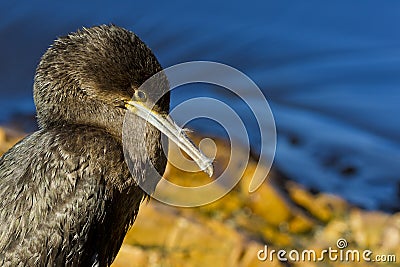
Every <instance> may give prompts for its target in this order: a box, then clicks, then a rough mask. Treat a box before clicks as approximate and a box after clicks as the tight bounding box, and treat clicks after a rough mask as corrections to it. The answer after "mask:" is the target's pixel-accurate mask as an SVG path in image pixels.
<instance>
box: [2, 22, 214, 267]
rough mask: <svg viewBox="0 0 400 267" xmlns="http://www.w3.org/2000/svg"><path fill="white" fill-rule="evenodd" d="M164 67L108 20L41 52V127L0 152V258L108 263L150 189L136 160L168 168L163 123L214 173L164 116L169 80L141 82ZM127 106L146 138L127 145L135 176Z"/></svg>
mask: <svg viewBox="0 0 400 267" xmlns="http://www.w3.org/2000/svg"><path fill="white" fill-rule="evenodd" d="M161 70H162V68H161V66H160V64H159V62H158V61H157V59H156V57H155V56H154V55H153V53H152V52H151V50H150V49H149V48H148V47H147V46H146V45H145V44H144V43H143V42H142V41H141V40H140V39H139V38H138V37H137V36H136V35H135V34H134V33H132V32H130V31H128V30H125V29H123V28H120V27H117V26H114V25H102V26H95V27H92V28H83V29H82V30H78V31H77V32H75V33H72V34H69V35H67V36H64V37H60V38H58V39H57V40H56V41H55V42H54V44H53V45H52V46H51V47H50V48H49V49H48V50H47V51H46V53H45V54H44V55H43V57H42V58H41V61H40V63H39V65H38V67H37V70H36V74H35V80H34V101H35V105H36V111H37V119H38V124H39V130H38V131H37V132H35V133H33V134H31V135H30V136H28V137H26V138H25V139H23V140H22V141H21V142H19V143H18V144H16V145H15V146H14V147H13V148H11V149H10V150H9V151H8V152H7V153H6V154H4V155H3V156H2V157H1V158H0V266H108V265H110V264H111V263H112V261H113V260H114V258H115V256H116V254H117V253H118V250H119V248H120V246H121V244H122V241H123V238H124V236H125V233H126V232H127V230H128V229H129V227H130V226H131V225H132V223H133V222H134V220H135V216H136V215H137V212H138V209H139V205H140V203H141V202H142V200H143V199H144V198H146V196H148V194H147V193H146V192H144V191H143V190H142V189H141V188H140V187H139V185H138V181H143V180H147V179H149V177H147V176H146V175H147V173H146V172H145V171H144V170H141V169H140V166H143V165H146V164H149V163H152V164H153V165H154V166H155V168H156V170H157V171H158V172H159V173H160V174H162V173H163V172H164V169H165V166H166V163H167V159H166V156H165V155H164V153H163V151H162V147H161V145H160V142H161V132H160V130H161V131H162V132H163V133H164V134H165V135H166V136H168V137H170V138H171V137H173V136H179V138H175V141H176V142H177V143H178V146H181V147H182V148H183V149H185V148H188V149H189V152H190V153H191V156H192V157H193V158H194V159H195V160H196V161H197V163H198V164H199V166H203V168H202V169H204V170H205V171H206V172H207V173H209V174H210V175H211V173H212V165H211V161H209V160H208V158H206V157H205V156H204V155H203V154H202V153H201V152H200V151H199V150H198V149H197V148H196V147H194V145H193V144H192V143H191V141H190V139H188V138H187V137H186V135H185V134H183V136H182V132H181V131H180V128H179V127H177V126H176V125H175V124H174V123H173V122H172V120H171V119H169V117H167V114H168V111H169V93H168V92H167V91H168V82H167V80H166V78H165V79H164V80H163V82H161V83H160V84H159V86H160V87H159V88H149V87H146V88H145V89H141V87H140V86H141V85H142V84H143V83H144V82H145V81H146V80H147V79H148V78H149V77H151V76H152V75H154V74H156V73H157V72H159V71H161ZM139 87H140V88H139ZM160 91H162V92H165V95H164V96H163V97H162V98H161V99H159V100H158V101H157V102H156V105H155V106H154V108H153V109H152V110H150V109H149V107H148V103H150V102H151V101H153V100H154V101H156V99H152V97H153V95H157V94H158V95H162V94H160ZM155 92H157V94H154V93H155ZM127 110H130V111H132V112H133V113H135V114H136V116H135V118H134V119H133V121H132V129H133V130H134V132H132V133H131V134H133V135H137V136H144V139H143V140H144V143H145V144H144V145H143V144H141V145H140V146H136V145H137V144H133V148H134V155H133V158H132V159H130V160H131V163H132V166H136V169H134V171H133V174H131V172H130V171H129V169H128V165H127V163H126V162H125V160H124V152H123V145H122V127H123V122H124V116H125V115H126V113H127V112H128V111H127ZM146 114H152V119H151V120H145V119H146V118H145V117H146ZM153 125H154V126H153ZM160 125H161V126H160ZM165 129H167V130H165ZM136 147H137V148H136ZM144 148H145V149H144ZM188 149H186V151H187V150H188ZM190 153H189V155H190ZM137 166H139V167H137ZM134 168H135V167H134ZM154 186H155V184H154Z"/></svg>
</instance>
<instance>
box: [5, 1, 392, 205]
mask: <svg viewBox="0 0 400 267" xmlns="http://www.w3.org/2000/svg"><path fill="white" fill-rule="evenodd" d="M18 2H19V5H16V4H15V2H9V1H7V2H6V1H2V2H1V3H0V59H1V60H0V88H1V90H0V120H2V121H5V120H7V118H8V117H9V116H10V115H11V114H14V113H16V112H20V113H31V112H33V110H34V106H33V101H32V92H31V90H32V89H31V88H32V83H33V75H34V71H35V66H36V65H37V63H38V61H39V59H40V56H41V55H42V54H43V53H44V51H45V50H46V48H47V47H48V46H49V44H51V42H52V41H53V39H54V38H55V37H56V36H60V35H64V34H66V33H68V32H71V31H75V30H76V29H77V28H80V27H82V26H91V25H95V24H101V23H107V24H108V23H110V22H113V23H115V24H117V25H120V26H123V27H126V28H128V29H130V30H132V31H134V32H135V33H136V34H137V35H138V36H140V38H141V39H142V40H143V41H145V42H146V43H147V44H148V46H149V47H151V48H152V50H153V51H154V52H155V54H156V56H157V57H158V59H159V60H160V62H161V64H162V65H163V66H165V67H167V66H171V65H174V64H176V63H181V62H185V61H191V60H212V61H218V62H221V63H225V64H228V65H231V66H233V67H235V68H237V69H239V70H241V71H242V72H244V73H245V74H247V75H248V76H249V77H250V78H251V79H253V80H254V81H255V83H256V84H257V85H258V86H259V87H260V88H261V89H262V90H263V93H264V95H265V96H266V97H267V99H268V101H269V103H270V105H271V108H272V111H273V114H274V116H275V119H276V125H277V129H278V144H277V154H276V159H275V162H274V166H275V167H277V168H279V169H280V170H281V171H282V172H283V173H285V174H286V175H287V176H289V177H290V178H291V179H294V180H296V181H299V182H301V183H303V184H305V185H307V186H309V187H312V188H315V189H317V190H322V191H325V192H332V193H337V194H339V195H341V196H343V197H345V198H347V199H348V200H350V201H351V202H353V203H355V204H357V205H361V206H363V207H367V208H370V209H385V210H398V209H399V208H400V201H399V196H400V192H399V191H400V175H399V173H400V152H399V151H400V119H399V114H400V105H399V103H400V75H399V71H400V34H399V30H398V25H400V16H399V14H400V13H399V12H400V2H398V1H385V3H384V4H383V3H382V2H380V1H371V0H364V1H351V2H349V1H344V0H341V1H334V2H331V3H329V4H327V3H326V2H325V3H322V2H321V1H317V0H313V1H307V2H303V1H302V2H295V1H287V0H285V1H259V2H257V1H246V2H242V3H236V2H234V1H218V2H217V1H210V0H206V1H201V2H199V3H188V2H184V1H182V2H171V1H165V2H163V1H151V2H148V3H147V2H145V1H141V2H139V1H114V2H113V3H109V2H106V1H97V2H96V4H93V5H89V4H87V3H85V2H82V1H69V2H67V3H61V2H55V1H28V0H25V1H18ZM249 94H251V92H249ZM193 96H211V97H216V98H218V99H221V100H223V101H224V102H226V103H228V104H229V105H230V106H232V107H233V108H234V109H235V110H236V111H237V112H238V113H239V114H240V115H241V116H242V118H244V119H245V120H246V126H247V128H248V131H249V133H250V141H251V145H252V147H253V149H254V150H255V151H259V150H258V148H259V146H260V135H259V132H258V129H257V127H256V123H255V121H254V119H253V118H252V116H251V112H250V111H249V109H248V108H247V107H246V106H245V105H244V104H243V103H242V102H240V101H238V100H237V99H235V98H234V97H232V96H231V95H229V94H226V92H224V91H223V90H212V89H207V88H206V87H204V89H203V90H198V89H190V88H189V89H187V90H177V91H176V92H174V93H173V99H172V103H173V106H174V105H177V104H178V103H180V102H182V101H184V100H185V99H189V98H191V97H193ZM252 101H253V102H252V103H253V104H254V105H257V103H258V102H257V101H258V99H256V98H254V99H253V100H252ZM210 108H212V107H210ZM212 125H214V124H209V125H207V126H210V127H211V129H210V128H209V127H205V126H204V123H200V122H198V123H197V124H196V123H195V122H194V123H193V127H195V128H197V129H199V130H202V131H211V132H216V133H221V134H223V133H222V132H221V129H219V128H218V127H217V126H212ZM261 130H263V129H261Z"/></svg>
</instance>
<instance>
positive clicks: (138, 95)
mask: <svg viewBox="0 0 400 267" xmlns="http://www.w3.org/2000/svg"><path fill="white" fill-rule="evenodd" d="M134 98H135V100H137V101H146V99H147V97H146V93H145V92H143V91H140V90H136V91H135V94H134Z"/></svg>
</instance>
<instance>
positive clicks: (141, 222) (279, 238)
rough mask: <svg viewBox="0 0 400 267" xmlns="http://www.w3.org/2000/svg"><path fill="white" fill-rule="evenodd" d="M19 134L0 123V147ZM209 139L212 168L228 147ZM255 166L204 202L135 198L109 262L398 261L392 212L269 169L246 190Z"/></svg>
mask: <svg viewBox="0 0 400 267" xmlns="http://www.w3.org/2000/svg"><path fill="white" fill-rule="evenodd" d="M23 136H24V133H21V132H18V131H15V130H11V129H9V128H6V127H3V128H0V154H3V153H4V152H5V151H7V150H8V148H9V147H11V146H12V145H13V144H15V143H16V142H17V141H18V140H20V139H21V138H22V137H23ZM195 139H197V140H199V138H195ZM215 141H216V145H217V151H218V153H217V157H216V161H215V162H216V169H218V168H223V166H224V164H226V162H227V160H229V159H228V158H227V155H229V154H230V151H229V149H230V148H229V146H228V145H227V144H226V143H225V142H224V141H222V140H217V139H215ZM235 153H241V151H237V152H235ZM170 157H172V159H173V160H175V161H176V160H179V159H178V158H175V155H174V154H172V155H170ZM255 165H256V162H255V160H253V159H251V160H250V162H249V164H248V165H247V168H246V170H245V172H244V175H243V177H242V179H241V180H240V182H239V183H238V185H237V186H236V187H235V188H234V189H233V190H232V191H231V192H230V193H229V194H228V195H226V196H225V197H223V198H222V199H220V200H218V201H216V202H213V203H211V204H209V205H206V206H202V207H198V208H176V207H171V206H167V205H165V204H162V203H160V202H158V201H156V200H153V199H152V200H151V201H150V202H148V203H143V205H142V207H141V210H140V213H139V215H138V218H137V220H136V222H135V224H134V227H133V228H132V229H131V230H130V231H129V233H128V234H127V236H126V238H125V241H124V245H123V246H122V248H121V250H120V253H119V254H118V256H117V258H116V260H115V262H114V264H113V265H112V266H113V267H129V266H163V267H169V266H171V267H172V266H174V267H176V266H189V267H190V266H218V267H224V266H226V267H235V266H237V267H244V266H306V267H308V266H398V264H399V262H400V213H396V214H387V213H384V212H380V211H365V210H362V209H360V208H358V207H355V206H352V205H350V204H349V203H347V202H346V201H344V200H343V199H341V198H340V197H338V196H335V195H330V194H324V193H311V192H309V191H307V190H306V189H305V188H303V187H302V186H300V185H299V184H296V183H294V182H291V181H289V180H286V179H284V178H282V177H281V176H280V175H279V174H278V173H277V172H274V171H272V172H271V173H270V175H269V176H270V177H269V178H268V180H267V182H265V183H264V184H262V185H261V187H260V188H259V189H258V190H257V191H256V192H254V193H248V186H249V183H250V180H251V178H252V174H253V172H254V169H255ZM165 176H166V178H167V179H168V180H170V181H172V182H175V183H177V184H184V185H191V184H192V183H193V184H196V185H197V184H199V183H204V184H206V183H208V182H209V181H210V180H209V178H207V177H206V175H203V174H201V173H198V174H194V175H193V174H190V173H185V172H183V171H180V170H178V169H176V168H175V167H174V166H172V165H169V166H168V167H167V171H166V174H165ZM279 250H282V251H284V252H280V254H279V253H278V251H279ZM324 250H326V252H324ZM334 250H335V251H336V252H334ZM272 251H274V252H272ZM368 251H371V253H369V252H368ZM271 253H272V254H271ZM296 253H297V254H296ZM313 253H315V256H314V254H313ZM329 253H330V254H329ZM278 255H280V258H281V260H279V259H278ZM335 255H336V259H335V257H334V256H335ZM358 255H359V256H360V259H359V261H358V260H357V256H358ZM363 256H364V258H363ZM302 257H303V258H305V260H302ZM308 257H310V258H308ZM285 258H286V259H287V260H288V261H284V259H285ZM296 258H297V259H296ZM366 259H370V260H371V261H369V262H368V261H366ZM394 260H395V262H393V261H394ZM390 261H392V262H390Z"/></svg>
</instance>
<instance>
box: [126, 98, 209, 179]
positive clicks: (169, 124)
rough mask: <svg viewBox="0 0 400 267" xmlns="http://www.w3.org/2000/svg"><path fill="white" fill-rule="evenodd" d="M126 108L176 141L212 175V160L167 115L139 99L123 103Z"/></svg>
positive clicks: (202, 168) (201, 167) (203, 169)
mask: <svg viewBox="0 0 400 267" xmlns="http://www.w3.org/2000/svg"><path fill="white" fill-rule="evenodd" d="M125 107H126V109H128V110H129V111H131V112H133V113H134V114H136V115H137V116H139V117H141V118H142V119H144V120H146V121H147V122H148V123H150V124H151V125H153V126H154V127H156V128H157V129H158V130H160V131H161V132H162V133H163V134H164V135H166V136H167V137H168V138H169V139H170V140H172V141H173V142H174V143H176V144H177V145H178V146H179V147H180V148H181V149H182V150H183V151H185V152H186V153H187V154H188V155H189V157H191V158H192V159H193V160H194V161H195V162H196V163H197V165H198V166H199V167H200V169H201V170H202V171H204V172H205V173H207V174H208V175H209V176H210V177H211V176H212V175H213V172H214V168H213V164H212V162H213V161H212V160H211V159H209V158H208V157H206V156H205V155H204V154H203V153H202V152H201V151H200V150H199V149H198V148H197V147H196V146H195V145H194V144H193V142H192V141H191V140H190V139H189V137H188V136H187V135H186V134H185V132H184V130H183V129H182V128H180V127H179V126H178V125H177V124H176V123H175V122H174V121H173V120H172V119H171V118H170V117H169V116H168V115H165V114H160V113H158V112H156V111H154V110H150V109H149V108H147V107H146V106H144V105H143V104H142V103H141V102H139V101H128V102H126V103H125Z"/></svg>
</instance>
